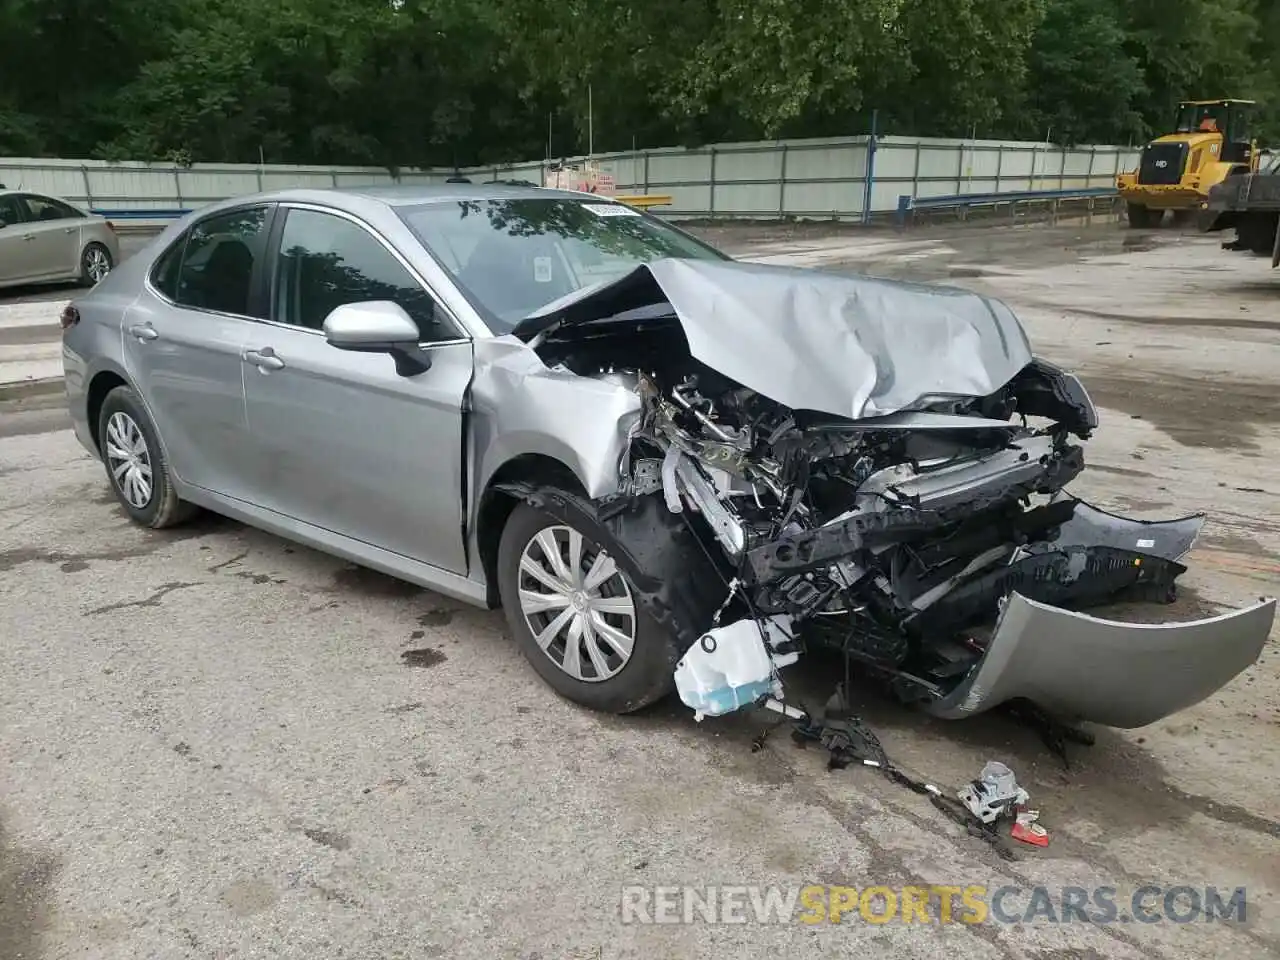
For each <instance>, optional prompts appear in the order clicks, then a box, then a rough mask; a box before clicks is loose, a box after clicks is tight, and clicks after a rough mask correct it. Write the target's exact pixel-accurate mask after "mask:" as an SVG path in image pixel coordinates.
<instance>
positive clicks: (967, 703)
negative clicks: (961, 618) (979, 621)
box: [925, 593, 1276, 728]
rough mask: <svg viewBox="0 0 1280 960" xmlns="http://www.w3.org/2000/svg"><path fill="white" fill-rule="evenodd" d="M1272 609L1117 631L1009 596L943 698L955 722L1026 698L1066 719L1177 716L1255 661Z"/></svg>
mask: <svg viewBox="0 0 1280 960" xmlns="http://www.w3.org/2000/svg"><path fill="white" fill-rule="evenodd" d="M1275 613H1276V601H1275V599H1274V598H1272V599H1267V600H1262V601H1260V602H1259V603H1256V604H1254V605H1253V606H1251V607H1246V608H1244V609H1242V610H1234V611H1231V612H1230V613H1225V614H1222V615H1221V616H1217V617H1210V618H1208V619H1205V620H1194V621H1190V622H1185V623H1121V622H1118V621H1114V620H1102V619H1099V618H1097V617H1091V616H1088V615H1086V614H1082V613H1074V612H1072V611H1069V610H1063V609H1060V608H1058V607H1052V606H1048V605H1046V604H1042V603H1036V602H1035V601H1033V600H1028V599H1026V598H1025V597H1023V596H1021V595H1020V594H1017V593H1014V594H1012V595H1010V597H1009V599H1008V602H1007V603H1006V604H1005V605H1004V609H1003V610H1002V612H1001V614H1000V619H999V622H998V623H997V624H996V629H995V633H994V634H993V635H992V638H991V642H990V644H989V645H988V647H987V651H986V653H985V654H984V656H983V657H982V659H981V660H980V661H978V663H977V664H975V665H974V667H973V668H972V669H971V670H970V671H969V674H968V676H967V677H966V678H965V679H964V680H963V681H961V683H960V685H959V686H958V687H957V688H956V689H955V690H953V691H952V692H951V693H950V694H949V695H948V696H946V697H944V698H942V699H940V700H936V701H933V702H932V703H930V704H927V705H926V706H925V709H926V710H928V712H930V713H932V714H933V715H934V716H937V717H941V718H943V719H947V720H956V719H961V718H963V717H969V716H973V715H974V714H978V713H982V712H983V711H985V710H990V709H991V708H992V707H996V706H999V705H1000V704H1001V703H1004V702H1006V701H1008V700H1013V699H1016V698H1026V699H1028V700H1032V701H1034V702H1035V703H1036V704H1038V705H1039V706H1041V707H1043V708H1045V709H1046V710H1048V711H1049V712H1050V713H1052V714H1054V715H1055V716H1057V717H1059V718H1060V719H1063V720H1067V721H1081V720H1087V721H1092V722H1094V723H1099V724H1103V725H1105V726H1110V727H1122V728H1132V727H1142V726H1146V725H1147V724H1149V723H1154V722H1156V721H1157V720H1160V719H1162V718H1164V717H1167V716H1169V715H1170V714H1173V713H1177V712H1178V711H1179V710H1185V709H1186V708H1187V707H1190V706H1193V705H1194V704H1197V703H1199V702H1200V701H1201V700H1204V699H1205V698H1206V697H1208V696H1210V695H1211V694H1213V693H1214V692H1215V691H1217V690H1219V689H1220V688H1221V687H1223V686H1225V685H1226V684H1227V683H1229V682H1230V681H1231V680H1232V678H1234V677H1235V676H1236V675H1237V674H1239V673H1240V672H1241V671H1242V670H1244V669H1245V668H1246V667H1248V666H1249V665H1250V664H1252V663H1253V662H1254V661H1256V660H1257V659H1258V655H1259V654H1260V653H1261V652H1262V648H1263V645H1264V644H1266V642H1267V636H1268V635H1269V634H1270V632H1271V625H1272V623H1273V622H1274V620H1275Z"/></svg>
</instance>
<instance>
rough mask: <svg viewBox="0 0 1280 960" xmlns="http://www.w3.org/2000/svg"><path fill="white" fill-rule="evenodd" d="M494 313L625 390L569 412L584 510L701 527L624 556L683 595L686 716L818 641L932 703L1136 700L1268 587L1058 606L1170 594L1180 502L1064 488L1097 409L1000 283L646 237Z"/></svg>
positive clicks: (737, 691)
mask: <svg viewBox="0 0 1280 960" xmlns="http://www.w3.org/2000/svg"><path fill="white" fill-rule="evenodd" d="M515 335H516V337H517V338H518V339H520V340H523V341H525V342H526V343H527V344H528V346H529V347H530V348H532V350H533V351H534V352H535V353H536V355H537V357H538V358H539V367H540V369H541V370H542V371H543V375H545V378H547V379H548V382H550V380H551V379H554V380H556V381H557V382H558V383H559V384H560V387H561V388H563V386H564V381H565V378H566V377H568V378H569V379H570V381H571V380H572V379H573V378H587V379H590V380H593V381H596V382H600V383H607V384H609V385H610V387H611V388H612V390H614V391H620V392H621V394H623V395H626V396H633V397H634V398H636V399H635V402H634V403H631V402H629V401H628V402H624V403H622V404H621V406H620V409H621V408H625V414H626V415H625V418H623V417H622V416H621V414H620V417H619V418H616V419H615V420H612V421H610V423H612V424H616V426H617V428H616V429H612V428H611V427H610V424H608V423H607V424H604V425H603V428H601V427H600V423H601V412H600V409H599V408H598V407H597V408H595V410H594V412H593V413H592V415H591V416H590V417H587V418H586V419H585V420H584V422H587V423H590V424H596V429H595V430H594V432H595V433H597V434H600V437H599V438H595V439H593V438H592V437H590V436H588V434H587V433H583V432H582V431H573V430H570V431H569V433H570V434H571V435H572V440H566V443H567V444H568V445H569V446H571V447H575V446H576V447H581V446H582V445H583V444H586V445H587V446H590V447H592V451H591V453H590V454H589V455H584V454H583V452H582V451H581V450H578V452H577V453H575V454H574V458H575V459H576V460H577V461H582V462H590V463H592V464H593V465H594V467H593V469H592V470H591V471H589V472H590V473H591V477H590V479H589V481H588V482H587V483H586V486H587V487H588V493H589V495H590V496H591V497H592V498H594V500H595V501H596V502H597V504H598V512H599V514H600V515H601V516H606V517H618V516H624V515H627V514H628V513H629V512H630V513H636V512H637V511H639V513H638V514H637V515H643V516H648V517H649V518H650V519H649V521H646V523H647V524H648V526H646V525H645V524H632V532H631V534H630V536H632V537H633V538H640V539H642V538H643V537H644V536H645V533H644V530H645V529H649V528H650V527H653V526H655V525H659V526H663V527H664V529H666V528H670V527H672V525H673V523H674V520H673V518H677V519H678V521H679V525H683V526H684V527H686V528H687V529H688V531H689V532H690V533H691V534H692V535H693V537H694V538H696V540H697V542H698V545H699V547H700V548H701V549H702V553H703V556H701V557H699V558H698V560H697V562H696V563H692V562H691V563H690V564H689V565H688V567H687V568H680V569H677V568H674V567H667V568H661V569H648V570H644V569H640V568H641V567H643V562H642V561H638V560H637V561H635V562H634V563H633V567H636V571H635V572H634V573H633V577H634V576H637V575H638V576H640V577H642V578H643V579H644V580H645V581H646V583H647V584H648V588H647V589H643V590H642V591H641V592H642V593H643V594H644V595H645V598H647V602H648V603H649V604H651V605H652V607H653V608H654V609H655V610H658V612H660V613H661V612H663V611H666V612H667V613H668V614H669V612H670V608H671V602H670V597H671V595H673V594H678V595H679V596H681V597H683V598H685V600H684V602H683V607H682V608H681V609H682V610H683V613H682V615H680V616H678V617H674V618H673V617H671V616H669V615H667V616H663V617H660V619H661V620H662V621H663V622H666V623H667V624H668V625H669V626H670V628H671V629H673V630H674V631H675V632H676V633H677V636H676V638H675V639H676V641H677V643H678V644H679V646H680V649H682V650H686V651H687V653H686V654H685V656H684V657H683V658H682V659H681V660H680V662H679V663H678V664H677V667H676V671H675V680H676V684H677V687H678V689H679V691H680V694H681V697H682V699H684V701H685V702H686V703H688V704H689V705H690V706H691V707H693V708H694V709H695V710H696V711H698V713H699V715H700V716H701V715H715V714H720V713H725V712H728V711H730V710H733V709H738V708H740V707H742V706H746V705H748V704H752V703H758V702H761V701H762V700H766V699H771V700H773V701H775V702H776V703H781V702H785V693H784V690H783V688H782V686H781V683H780V680H779V677H778V669H779V668H780V667H783V666H786V665H788V664H790V663H793V662H795V660H796V659H797V658H798V656H800V655H801V654H803V653H804V652H805V651H807V650H810V649H813V648H815V647H828V648H832V649H835V650H838V651H840V652H841V653H842V654H843V655H844V656H845V657H847V658H849V660H850V661H851V662H852V663H854V664H856V665H858V666H860V667H861V668H862V669H864V670H865V671H867V672H871V673H874V674H876V675H878V676H880V677H883V678H884V679H885V680H887V681H888V682H889V684H890V685H891V686H892V688H893V689H894V690H895V692H896V693H897V694H898V695H900V696H901V697H903V698H904V699H907V700H910V701H914V702H918V703H919V704H920V705H921V706H922V707H923V708H924V709H925V710H927V711H929V712H930V713H932V714H934V715H936V716H939V717H944V718H960V717H965V716H970V715H974V714H977V713H980V712H983V711H985V710H989V709H991V708H993V707H995V706H998V705H1000V704H1002V703H1006V702H1009V701H1014V700H1023V699H1025V700H1030V701H1033V702H1034V703H1036V704H1037V705H1039V706H1040V707H1042V708H1043V709H1045V710H1047V711H1049V712H1051V713H1052V714H1054V715H1055V716H1057V717H1059V718H1061V719H1063V720H1070V721H1077V720H1089V721H1095V722H1098V723H1102V724H1107V725H1111V726H1118V727H1134V726H1140V725H1145V724H1147V723H1151V722H1154V721H1155V720H1158V719H1160V718H1161V717H1164V716H1167V715H1168V714H1170V713H1173V712H1176V711H1178V710H1181V709H1184V708H1186V707H1188V706H1191V705H1192V704H1194V703H1196V702H1198V701H1200V700H1202V699H1204V698H1205V697H1206V696H1208V695H1210V694H1211V693H1213V692H1214V691H1215V690H1217V689H1219V688H1220V687H1221V686H1222V685H1224V684H1225V683H1227V682H1229V681H1230V680H1231V679H1232V678H1233V677H1234V676H1235V675H1236V674H1238V673H1239V672H1240V671H1241V670H1243V669H1245V668H1246V667H1248V666H1249V665H1250V664H1252V663H1253V662H1254V661H1255V660H1256V659H1257V657H1258V655H1259V653H1260V652H1261V649H1262V646H1263V644H1264V643H1265V642H1266V639H1267V635H1268V633H1269V631H1270V628H1271V624H1272V622H1273V619H1274V614H1275V601H1274V600H1264V601H1262V602H1260V603H1258V604H1256V605H1254V606H1252V607H1250V608H1248V609H1245V610H1240V611H1235V612H1233V613H1229V614H1226V615H1223V616H1220V617H1213V618H1210V619H1207V620H1200V621H1195V622H1191V623H1160V624H1145V623H1143V624H1139V623H1125V622H1119V621H1111V620H1101V619H1097V618H1095V617H1092V616H1088V615H1084V614H1082V613H1080V612H1079V611H1081V610H1086V609H1090V608H1095V607H1098V606H1101V605H1104V604H1107V603H1111V602H1114V601H1117V600H1125V599H1142V600H1151V601H1155V602H1169V601H1171V600H1172V599H1173V598H1174V583H1175V580H1176V578H1177V577H1178V576H1179V575H1180V574H1181V573H1183V572H1184V570H1185V568H1184V567H1183V566H1182V565H1181V564H1180V562H1179V561H1180V560H1181V558H1182V557H1183V556H1184V555H1185V554H1186V553H1187V552H1188V551H1189V550H1190V549H1191V547H1192V545H1193V543H1194V541H1195V539H1196V536H1197V534H1198V533H1199V530H1200V527H1201V525H1202V523H1203V518H1202V517H1199V516H1196V517H1187V518H1182V519H1176V520H1170V521H1165V522H1144V521H1136V520H1130V519H1126V518H1123V517H1117V516H1114V515H1112V514H1109V513H1106V512H1105V511H1102V510H1100V509H1098V508H1096V507H1094V506H1091V505H1089V504H1087V503H1085V502H1083V501H1081V500H1078V499H1076V498H1075V497H1072V496H1070V495H1069V494H1067V493H1066V488H1067V486H1068V485H1069V484H1070V483H1071V481H1072V480H1074V479H1075V478H1076V477H1077V476H1078V475H1079V474H1080V472H1081V471H1082V470H1083V469H1084V455H1083V449H1082V446H1081V444H1082V442H1083V441H1085V440H1087V439H1088V438H1089V436H1090V435H1091V434H1092V432H1093V431H1094V430H1095V429H1096V428H1097V426H1098V420H1097V413H1096V411H1095V409H1094V407H1093V404H1092V402H1091V400H1090V399H1089V396H1088V394H1087V392H1086V391H1085V389H1084V387H1083V386H1082V384H1081V383H1080V381H1079V380H1078V379H1077V378H1076V377H1075V376H1073V375H1071V374H1069V373H1067V372H1065V371H1063V370H1061V369H1059V368H1057V367H1055V366H1054V365H1052V364H1050V363H1048V362H1046V361H1044V360H1042V359H1039V358H1037V357H1035V356H1033V354H1032V352H1031V349H1030V346H1029V344H1028V342H1027V339H1026V336H1025V333H1024V332H1023V329H1022V327H1021V325H1020V324H1019V322H1018V321H1017V319H1016V318H1015V317H1014V316H1013V314H1012V313H1011V312H1010V311H1009V309H1008V308H1007V307H1006V306H1005V305H1003V304H1002V303H999V302H998V301H994V300H990V299H988V298H985V297H981V296H979V295H977V294H973V293H969V292H966V291H959V290H949V289H943V288H934V287H919V286H914V285H907V284H900V283H894V282H889V281H880V280H871V279H866V278H850V277H843V276H837V275H832V274H823V273H817V272H814V271H806V270H791V269H786V268H776V267H763V266H757V265H749V264H740V263H719V262H695V261H680V260H662V261H657V262H655V263H651V264H648V265H645V266H641V267H639V268H637V269H636V270H634V271H633V272H632V273H630V274H628V275H627V276H625V277H623V278H622V279H621V280H617V281H615V282H613V283H610V284H607V285H603V286H601V287H597V288H593V289H590V290H586V291H582V292H580V293H579V294H577V295H574V296H571V297H568V298H566V299H564V300H562V301H559V302H557V303H555V304H552V305H550V306H549V307H548V308H546V309H544V310H543V311H541V312H540V313H539V314H538V315H536V316H534V317H532V318H530V319H529V320H527V321H525V322H524V323H523V324H521V325H520V326H519V327H517V329H516V331H515ZM512 362H515V361H513V360H512V359H510V358H508V359H507V360H505V361H495V365H496V367H497V368H498V369H499V370H501V369H502V368H503V367H504V364H505V365H506V366H509V365H510V364H511V363H512ZM519 362H520V363H525V362H526V361H523V360H521V361H519ZM539 379H540V376H539V375H536V374H535V373H534V372H531V371H525V374H524V379H523V380H521V381H520V383H519V385H517V384H516V383H515V381H512V382H511V384H510V385H509V387H508V388H507V389H506V391H505V393H504V394H503V391H499V393H500V394H503V395H505V396H506V397H507V402H508V403H509V402H510V400H511V398H513V397H517V396H518V395H520V394H521V392H522V391H523V392H524V393H527V394H529V396H527V397H524V398H523V399H520V400H519V406H520V409H521V410H527V409H532V408H533V407H532V406H531V405H536V403H537V402H538V400H537V397H536V396H535V395H541V396H547V397H549V396H551V395H552V390H551V389H550V387H548V388H547V390H545V391H542V392H541V393H540V392H539V384H538V382H537V381H538V380H539ZM497 406H498V407H500V406H501V404H498V405H497ZM571 419H572V418H569V419H568V420H566V423H568V422H571ZM604 419H605V420H608V419H609V418H608V417H607V416H605V418H604ZM606 434H607V437H605V435H606ZM606 439H607V443H606V442H605V440H606ZM606 448H607V449H606ZM606 454H607V456H606ZM602 456H603V459H602ZM615 459H616V464H614V463H613V461H614V460H615ZM606 462H607V463H608V464H609V466H608V472H610V473H611V474H612V476H611V477H610V478H609V481H608V482H606V478H605V473H606V470H605V469H604V464H605V463H606ZM657 517H661V519H655V518H657ZM636 553H637V555H639V554H641V553H643V550H641V549H639V548H637V551H636ZM672 555H675V556H679V555H682V554H672ZM685 556H686V557H687V554H686V555H685ZM671 578H679V579H680V584H679V589H678V590H673V588H671V587H670V586H664V584H665V583H666V582H667V581H669V580H671ZM691 595H696V596H697V597H698V598H699V599H698V600H696V601H690V600H689V599H688V598H689V597H690V596H691Z"/></svg>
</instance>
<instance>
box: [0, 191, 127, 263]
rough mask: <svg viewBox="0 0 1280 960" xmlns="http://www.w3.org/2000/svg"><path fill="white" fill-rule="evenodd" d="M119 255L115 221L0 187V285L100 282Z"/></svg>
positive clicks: (62, 201) (69, 205) (40, 197)
mask: <svg viewBox="0 0 1280 960" xmlns="http://www.w3.org/2000/svg"><path fill="white" fill-rule="evenodd" d="M119 261H120V242H119V240H117V239H116V232H115V227H114V226H113V225H112V224H111V222H110V221H109V220H107V219H106V218H105V217H100V216H95V215H93V214H89V213H85V212H84V211H83V210H80V209H78V208H76V207H74V206H72V205H71V204H69V203H67V202H66V201H64V200H59V199H58V198H57V197H49V196H45V195H43V194H39V193H30V192H25V191H21V190H2V189H0V287H14V286H18V285H20V284H28V283H62V282H67V281H78V282H80V283H82V284H84V285H85V286H92V285H94V284H95V283H99V282H100V281H101V280H102V279H103V277H105V276H106V275H107V274H108V273H110V272H111V268H112V267H114V266H115V265H116V264H117V263H119Z"/></svg>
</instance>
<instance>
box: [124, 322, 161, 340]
mask: <svg viewBox="0 0 1280 960" xmlns="http://www.w3.org/2000/svg"><path fill="white" fill-rule="evenodd" d="M129 334H130V336H134V337H137V338H138V339H139V340H142V341H147V340H155V339H156V338H157V337H159V336H160V334H159V333H157V332H156V328H155V327H153V326H152V325H151V324H149V323H135V324H134V325H133V326H131V327H130V328H129Z"/></svg>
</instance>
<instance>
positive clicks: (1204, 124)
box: [1175, 103, 1227, 133]
mask: <svg viewBox="0 0 1280 960" xmlns="http://www.w3.org/2000/svg"><path fill="white" fill-rule="evenodd" d="M1226 129H1227V105H1226V104H1225V103H1184V104H1182V105H1181V106H1180V107H1179V108H1178V126H1177V128H1176V130H1175V132H1176V133H1225V132H1226Z"/></svg>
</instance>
